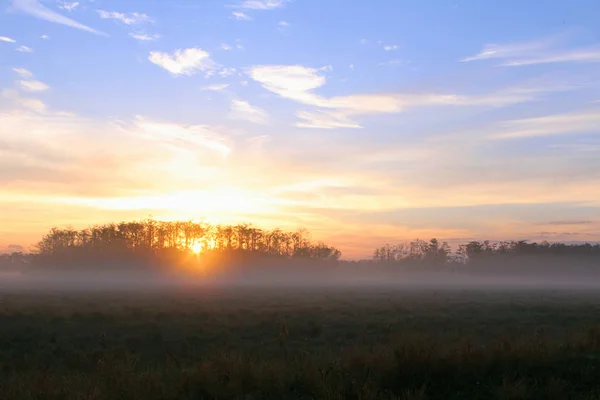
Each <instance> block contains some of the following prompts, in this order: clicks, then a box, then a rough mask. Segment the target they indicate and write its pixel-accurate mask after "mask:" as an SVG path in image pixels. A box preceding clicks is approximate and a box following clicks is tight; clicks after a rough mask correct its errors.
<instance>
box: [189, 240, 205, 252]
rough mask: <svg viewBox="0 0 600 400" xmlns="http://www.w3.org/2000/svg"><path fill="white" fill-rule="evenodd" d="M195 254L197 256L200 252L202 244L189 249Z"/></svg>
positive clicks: (196, 244)
mask: <svg viewBox="0 0 600 400" xmlns="http://www.w3.org/2000/svg"><path fill="white" fill-rule="evenodd" d="M190 249H191V250H192V251H193V252H194V253H195V254H198V253H200V252H201V251H202V244H201V243H195V244H194V245H193V246H192V247H191V248H190Z"/></svg>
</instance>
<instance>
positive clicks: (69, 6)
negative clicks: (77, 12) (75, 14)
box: [57, 1, 79, 12]
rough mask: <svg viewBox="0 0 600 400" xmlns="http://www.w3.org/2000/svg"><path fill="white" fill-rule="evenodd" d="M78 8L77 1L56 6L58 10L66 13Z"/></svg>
mask: <svg viewBox="0 0 600 400" xmlns="http://www.w3.org/2000/svg"><path fill="white" fill-rule="evenodd" d="M78 6H79V2H78V1H73V2H70V3H69V2H62V3H59V4H58V5H57V7H58V8H60V9H61V10H66V11H69V12H71V11H73V10H74V9H76V8H77V7H78Z"/></svg>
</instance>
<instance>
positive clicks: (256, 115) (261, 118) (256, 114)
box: [229, 99, 269, 124]
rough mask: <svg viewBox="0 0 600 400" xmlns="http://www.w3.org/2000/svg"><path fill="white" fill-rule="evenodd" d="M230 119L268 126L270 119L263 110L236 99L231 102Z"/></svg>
mask: <svg viewBox="0 0 600 400" xmlns="http://www.w3.org/2000/svg"><path fill="white" fill-rule="evenodd" d="M229 118H231V119H238V120H243V121H248V122H253V123H255V124H266V123H267V120H268V118H269V117H268V114H267V113H266V111H264V110H263V109H261V108H258V107H255V106H253V105H251V104H250V103H248V102H247V101H244V100H237V99H234V100H232V101H231V108H230V113H229Z"/></svg>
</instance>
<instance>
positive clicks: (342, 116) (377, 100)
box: [248, 65, 536, 128]
mask: <svg viewBox="0 0 600 400" xmlns="http://www.w3.org/2000/svg"><path fill="white" fill-rule="evenodd" d="M323 72H324V69H323V68H310V67H304V66H300V65H263V66H255V67H252V68H250V70H249V71H248V75H249V76H250V77H251V78H252V79H254V80H255V81H257V82H258V83H260V84H261V85H262V86H263V87H264V88H265V89H267V90H269V91H270V92H273V93H276V94H278V95H280V96H281V97H283V98H286V99H290V100H294V101H297V102H299V103H302V104H305V105H309V106H313V107H318V108H321V109H329V110H331V111H333V112H323V111H322V110H321V111H320V112H316V113H314V112H313V113H311V112H309V113H306V112H303V113H301V114H300V115H301V116H302V118H303V119H306V120H309V122H308V123H305V122H300V123H299V124H300V125H299V126H303V127H318V126H319V127H328V128H332V127H335V125H339V126H340V127H353V128H357V127H360V125H359V124H358V123H357V122H355V121H353V120H352V118H351V117H353V116H360V115H368V114H388V113H398V112H402V111H404V110H406V109H407V108H410V107H423V106H442V105H445V106H491V107H500V106H505V105H508V104H517V103H522V102H525V101H531V100H532V99H535V98H536V92H535V91H531V90H524V89H522V90H505V91H500V92H496V93H491V94H488V95H458V94H445V93H391V94H357V95H346V96H335V97H330V98H326V97H323V96H320V95H318V94H316V93H315V92H314V91H315V89H318V88H319V87H321V86H323V85H324V84H325V83H326V77H325V76H324V75H323Z"/></svg>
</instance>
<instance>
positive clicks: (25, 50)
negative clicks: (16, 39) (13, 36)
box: [15, 46, 33, 53]
mask: <svg viewBox="0 0 600 400" xmlns="http://www.w3.org/2000/svg"><path fill="white" fill-rule="evenodd" d="M15 50H16V51H20V52H21V53H31V52H33V49H32V48H31V47H29V46H19V47H17V48H16V49H15Z"/></svg>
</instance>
